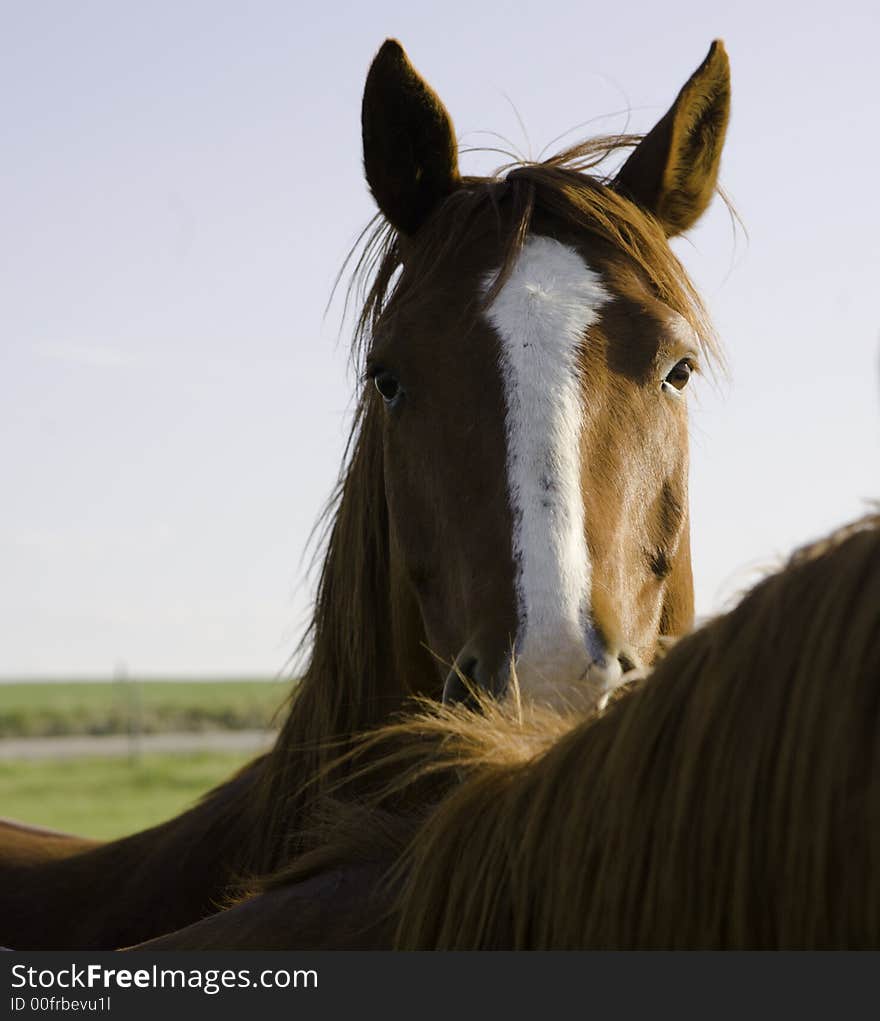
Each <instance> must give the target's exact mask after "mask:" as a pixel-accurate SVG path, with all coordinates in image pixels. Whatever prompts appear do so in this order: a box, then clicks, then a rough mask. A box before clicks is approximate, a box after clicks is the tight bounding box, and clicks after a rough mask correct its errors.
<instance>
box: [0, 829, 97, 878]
mask: <svg viewBox="0 0 880 1021" xmlns="http://www.w3.org/2000/svg"><path fill="white" fill-rule="evenodd" d="M97 845H98V841H96V840H89V839H88V838H87V837H78V836H76V835H74V834H73V833H62V832H61V831H60V830H50V829H47V828H45V827H43V826H33V825H31V824H29V823H23V822H18V821H16V820H15V819H6V818H2V817H0V875H2V870H3V869H4V867H12V866H15V867H18V866H22V865H37V864H40V863H42V862H47V861H56V860H58V859H59V858H67V857H69V856H70V855H72V854H76V853H78V852H79V851H87V850H89V849H90V848H92V847H96V846H97Z"/></svg>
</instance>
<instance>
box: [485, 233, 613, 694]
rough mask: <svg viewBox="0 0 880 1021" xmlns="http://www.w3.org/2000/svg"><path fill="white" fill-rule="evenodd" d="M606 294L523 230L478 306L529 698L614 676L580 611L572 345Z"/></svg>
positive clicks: (582, 550) (584, 610) (585, 600)
mask: <svg viewBox="0 0 880 1021" xmlns="http://www.w3.org/2000/svg"><path fill="white" fill-rule="evenodd" d="M609 300H610V295H609V293H608V292H607V290H606V289H605V287H604V286H603V284H602V280H601V278H600V277H599V276H598V274H596V273H595V272H593V271H592V270H591V269H590V268H589V266H587V264H586V263H585V262H584V260H583V258H582V257H581V256H580V255H579V254H578V252H577V251H575V249H573V248H570V247H568V246H567V245H563V244H561V243H560V242H558V241H554V240H553V239H552V238H547V237H539V236H532V237H529V238H528V239H527V240H526V243H525V246H524V248H523V251H522V254H521V255H520V257H519V259H518V260H517V263H516V265H515V267H514V269H513V271H512V273H511V275H510V278H509V279H508V280H507V281H506V282H505V284H504V286H503V288H502V289H501V291H500V293H499V294H498V296H497V297H496V299H495V300H494V302H493V303H492V306H491V308H490V309H489V311H488V318H489V321H490V322H491V324H492V326H493V327H494V328H495V330H496V331H497V333H498V337H499V339H500V342H501V344H500V346H501V372H502V377H503V384H504V393H505V401H506V427H507V479H508V490H509V495H510V503H511V510H512V512H513V556H514V561H515V565H516V570H517V599H518V603H519V634H518V636H517V661H516V663H517V676H518V678H519V683H520V687H521V689H522V690H523V692H524V693H526V694H528V695H531V696H539V697H546V698H551V699H552V698H554V697H555V696H558V695H559V694H560V693H563V692H565V693H566V697H569V693H571V691H572V689H571V688H570V687H569V685H572V684H576V685H577V687H578V688H583V687H584V686H586V688H587V689H595V690H590V691H589V692H588V693H589V695H590V697H592V698H596V697H598V696H599V695H600V694H601V691H602V690H603V689H604V687H605V684H606V683H607V681H608V680H612V678H609V677H608V676H607V670H606V669H605V667H606V664H605V663H604V656H603V652H604V650H602V648H601V645H600V642H599V639H598V637H597V635H596V632H595V630H594V628H593V626H592V621H591V616H590V582H591V566H590V557H589V552H588V549H587V541H586V531H585V521H584V501H583V495H582V491H581V432H582V428H583V411H582V400H583V390H582V386H581V359H582V350H583V347H584V345H585V343H586V332H587V328H588V327H589V326H590V324H591V323H593V322H595V321H596V319H597V318H598V316H599V311H600V309H601V307H602V305H604V304H605V303H606V302H607V301H609ZM614 666H615V667H616V666H617V664H616V661H615V663H614ZM591 668H592V669H591ZM597 671H598V673H600V674H601V675H602V676H601V677H599V676H596V674H597ZM585 693H586V692H585Z"/></svg>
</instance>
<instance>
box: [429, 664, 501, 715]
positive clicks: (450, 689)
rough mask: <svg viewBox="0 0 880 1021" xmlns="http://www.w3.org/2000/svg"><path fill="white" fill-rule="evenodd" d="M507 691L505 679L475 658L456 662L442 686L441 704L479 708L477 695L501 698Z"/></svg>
mask: <svg viewBox="0 0 880 1021" xmlns="http://www.w3.org/2000/svg"><path fill="white" fill-rule="evenodd" d="M506 689H507V681H506V678H502V677H500V676H496V675H495V674H494V673H492V671H491V670H487V669H486V666H485V664H484V663H483V662H481V660H480V659H479V658H478V657H476V656H468V657H467V659H463V660H458V661H457V662H456V665H455V666H454V667H453V669H452V670H450V671H449V675H448V676H447V678H446V683H445V684H444V685H443V704H444V705H454V704H456V703H462V704H464V705H466V706H468V708H470V709H477V708H479V698H478V697H477V696H478V693H483V694H484V695H492V696H494V697H495V698H501V697H502V696H503V695H504V694H505V693H506Z"/></svg>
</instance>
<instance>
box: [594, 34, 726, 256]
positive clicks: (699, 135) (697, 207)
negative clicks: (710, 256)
mask: <svg viewBox="0 0 880 1021" xmlns="http://www.w3.org/2000/svg"><path fill="white" fill-rule="evenodd" d="M729 114H730V64H729V62H728V60H727V53H726V52H725V50H724V44H723V43H722V42H721V40H720V39H716V40H715V42H713V43H712V46H711V48H710V49H709V55H708V56H707V57H706V59H705V60H704V61H703V63H702V64H701V65H700V66H699V67H698V68H697V70H696V71H695V72H694V73H693V74H692V75H691V77H690V79H689V80H688V82H687V84H686V85H685V86H684V88H683V89H682V90H681V92H679V94H678V98H677V99H676V100H675V102H674V103H673V104H672V106H671V108H670V109H669V111H668V112H667V113H666V114H665V115H664V116H663V118H662V119H661V120H660V121H658V123H657V124H656V125H655V126H654V127H653V128H652V129H651V131H650V132H648V134H647V135H645V137H644V138H643V139H642V141H641V142H640V143H639V144H638V146H637V147H636V149H635V151H634V152H633V153H632V155H631V156H630V157H629V159H628V160H627V161H626V163H624V165H623V166H622V167H621V169H620V172H619V173H618V175H617V177H616V178H615V181H614V188H615V189H616V190H617V191H619V192H620V193H621V194H622V195H626V197H627V198H630V199H633V200H634V201H635V202H636V203H638V204H639V205H640V206H642V207H643V208H645V209H647V210H648V211H649V212H651V213H653V214H654V216H655V217H656V218H657V219H658V220H659V221H660V223H661V224H662V225H663V229H664V230H665V231H666V236H667V237H672V236H673V235H675V234H680V233H681V232H682V231H685V230H687V229H688V227H691V226H693V225H694V224H695V223H696V222H697V220H698V219H699V218H700V217H701V216H702V215H703V213H704V212H705V210H706V207H707V206H708V205H709V203H710V202H711V200H712V195H713V193H714V191H715V183H716V181H717V180H718V165H719V163H720V162H721V149H722V146H723V145H724V135H725V133H726V131H727V120H728V117H729Z"/></svg>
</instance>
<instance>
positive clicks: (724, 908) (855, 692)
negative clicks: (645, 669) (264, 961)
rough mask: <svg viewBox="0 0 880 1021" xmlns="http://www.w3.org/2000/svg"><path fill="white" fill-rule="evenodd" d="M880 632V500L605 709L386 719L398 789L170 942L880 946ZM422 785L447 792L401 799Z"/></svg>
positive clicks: (379, 768) (388, 765)
mask: <svg viewBox="0 0 880 1021" xmlns="http://www.w3.org/2000/svg"><path fill="white" fill-rule="evenodd" d="M878 637H880V515H875V516H872V517H869V518H866V519H864V520H862V521H860V522H857V523H856V524H854V525H852V526H849V527H848V528H846V529H843V530H841V531H840V532H838V533H836V534H835V535H832V536H830V537H829V538H828V539H827V540H824V541H822V542H821V543H818V544H816V545H814V546H812V547H810V548H808V549H805V550H803V551H801V552H799V553H798V554H796V555H795V556H794V557H793V559H792V561H791V562H790V564H789V566H788V567H787V568H786V569H785V570H783V571H781V572H780V573H778V574H776V575H773V576H771V577H769V578H767V579H766V580H764V581H763V582H761V583H760V584H759V585H757V586H756V587H755V588H754V589H753V591H752V592H750V593H749V594H748V595H747V596H746V597H745V598H744V599H743V600H742V602H741V603H740V604H739V606H737V607H736V608H735V609H734V610H732V611H731V612H730V613H728V614H726V615H724V616H722V617H719V618H718V619H716V620H715V621H713V622H711V623H709V624H708V625H706V626H704V627H703V628H702V629H700V630H699V631H697V632H694V633H693V634H691V635H690V636H688V637H686V638H684V639H682V640H681V641H680V642H679V643H678V644H677V645H676V646H675V648H673V649H672V651H671V652H670V653H669V654H668V655H667V657H666V658H665V659H664V660H663V661H661V662H660V663H659V664H658V665H657V667H656V668H655V669H654V671H653V673H652V674H651V676H650V678H649V679H648V680H647V682H645V683H642V684H639V685H638V686H636V687H635V689H634V690H633V691H632V692H630V693H628V694H625V695H623V696H622V697H621V698H619V699H618V700H617V701H616V702H615V704H613V705H612V706H611V708H609V709H608V710H607V711H606V712H605V713H604V714H602V715H600V716H599V717H598V718H595V716H593V717H589V718H587V719H584V715H583V713H578V712H571V711H569V712H564V711H560V710H551V709H547V708H543V709H528V708H526V709H525V710H524V711H523V713H522V714H517V713H516V712H513V711H511V708H510V706H509V705H508V706H503V705H502V706H498V705H494V706H493V705H491V704H489V703H488V702H487V703H485V704H484V706H483V715H482V716H480V715H477V714H476V713H473V712H469V711H467V710H466V709H462V708H461V707H456V708H455V709H452V710H450V709H434V710H429V711H428V712H426V713H425V714H424V715H422V716H421V717H419V716H410V717H409V718H408V719H407V720H404V721H403V722H401V723H399V724H397V725H396V726H391V727H388V728H385V729H384V730H383V731H381V732H379V733H378V734H376V735H373V736H372V737H371V738H370V739H369V740H368V741H367V744H366V746H365V749H368V752H367V754H366V756H365V759H364V760H362V761H363V762H365V766H364V768H366V770H367V772H368V773H371V774H374V775H378V774H379V773H380V772H383V771H384V773H385V774H386V775H388V774H390V773H393V774H394V775H395V780H394V781H393V782H392V783H390V784H387V785H385V786H384V787H383V786H381V785H380V789H379V791H378V792H377V793H376V794H375V796H374V797H373V798H372V801H371V803H370V804H368V805H365V806H362V807H360V808H358V809H357V810H354V809H353V808H352V806H351V805H350V804H346V803H345V802H344V801H340V802H339V806H338V807H339V812H340V815H339V817H338V818H337V819H336V820H335V821H334V822H332V823H331V824H329V826H328V830H327V831H326V832H325V843H324V846H322V847H321V848H320V849H316V850H315V851H313V852H312V853H311V854H310V855H307V856H305V857H304V858H303V859H300V860H299V861H295V862H293V863H292V864H291V866H289V867H288V868H287V869H286V870H284V871H283V872H282V873H281V874H280V875H278V876H276V877H274V879H273V880H272V881H271V882H270V883H269V884H268V886H269V887H270V888H269V889H268V890H266V892H263V893H262V894H261V895H259V896H257V897H255V898H253V899H250V900H247V901H245V902H244V903H243V904H241V905H239V906H237V907H235V908H232V909H231V910H229V911H226V912H223V913H221V914H218V915H215V916H214V917H213V918H210V919H206V920H205V921H203V922H201V923H199V924H198V925H194V926H191V927H190V928H189V929H187V930H185V931H183V932H179V933H176V934H174V935H170V936H167V937H165V938H164V939H161V940H158V941H156V943H155V944H153V946H158V947H165V948H189V949H197V948H203V949H220V948H256V947H260V946H266V947H270V948H282V947H290V948H302V947H307V946H310V945H311V946H320V947H336V948H352V947H359V948H369V949H390V948H391V947H392V946H394V947H397V948H398V949H597V948H599V949H607V948H672V949H674V948H703V949H722V948H740V949H743V948H744V949H749V948H751V949H772V948H867V947H871V948H877V947H880V641H878ZM383 755H384V762H383ZM361 786H362V785H361ZM408 786H409V787H412V788H413V789H414V790H415V791H417V792H418V794H419V796H420V797H422V796H423V795H424V794H425V791H426V788H433V789H434V791H436V790H437V789H438V788H442V787H445V788H446V792H445V794H441V795H440V797H439V799H436V800H435V802H434V804H433V805H431V806H430V807H427V806H424V805H423V806H422V808H421V809H420V810H419V811H417V812H411V813H410V814H409V815H408V816H407V815H401V814H399V813H397V814H395V812H394V811H393V809H392V810H391V811H389V808H390V807H391V806H393V805H394V804H395V803H399V801H400V797H401V793H402V791H403V789H405V788H406V787H408ZM411 803H415V801H414V800H413V801H412V802H411Z"/></svg>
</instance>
